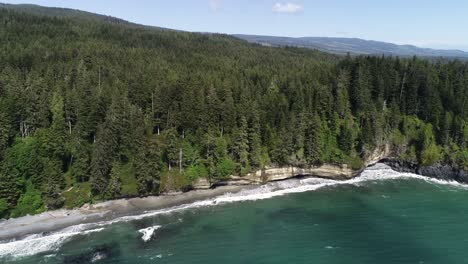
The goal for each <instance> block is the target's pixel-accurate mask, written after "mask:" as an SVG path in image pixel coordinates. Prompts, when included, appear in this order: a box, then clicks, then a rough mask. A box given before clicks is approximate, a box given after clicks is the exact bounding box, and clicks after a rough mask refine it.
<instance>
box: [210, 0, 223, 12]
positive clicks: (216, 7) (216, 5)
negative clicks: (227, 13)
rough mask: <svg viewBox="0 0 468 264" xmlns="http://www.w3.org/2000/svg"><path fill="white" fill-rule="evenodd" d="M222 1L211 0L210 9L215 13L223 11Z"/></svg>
mask: <svg viewBox="0 0 468 264" xmlns="http://www.w3.org/2000/svg"><path fill="white" fill-rule="evenodd" d="M221 4H222V0H210V9H211V11H213V12H218V11H219V9H221Z"/></svg>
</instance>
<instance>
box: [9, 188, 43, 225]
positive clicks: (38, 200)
mask: <svg viewBox="0 0 468 264" xmlns="http://www.w3.org/2000/svg"><path fill="white" fill-rule="evenodd" d="M43 211H45V207H44V204H43V200H42V197H41V192H39V191H38V190H36V189H34V187H33V185H32V183H31V182H28V183H27V185H26V192H25V193H23V194H22V195H21V197H20V198H19V200H18V204H17V205H16V207H15V208H14V209H13V210H12V211H11V217H20V216H24V215H28V214H31V215H32V214H38V213H41V212H43Z"/></svg>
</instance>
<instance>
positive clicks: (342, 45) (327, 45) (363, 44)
mask: <svg viewBox="0 0 468 264" xmlns="http://www.w3.org/2000/svg"><path fill="white" fill-rule="evenodd" d="M234 36H235V37H238V38H240V39H244V40H247V41H249V42H253V43H258V44H262V45H267V46H294V47H303V48H311V49H318V50H322V51H327V52H332V53H337V54H346V53H348V52H349V53H352V54H368V55H382V54H385V55H396V56H414V55H416V56H421V57H452V58H468V52H464V51H461V50H438V49H429V48H419V47H416V46H412V45H396V44H393V43H387V42H380V41H373V40H364V39H358V38H327V37H303V38H289V37H274V36H256V35H234Z"/></svg>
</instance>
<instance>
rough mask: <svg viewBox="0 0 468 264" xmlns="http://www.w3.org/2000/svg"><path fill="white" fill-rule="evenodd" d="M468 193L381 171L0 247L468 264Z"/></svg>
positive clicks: (19, 256) (135, 259)
mask: <svg viewBox="0 0 468 264" xmlns="http://www.w3.org/2000/svg"><path fill="white" fill-rule="evenodd" d="M467 201H468V187H467V186H465V185H461V184H457V183H450V182H442V181H436V180H431V179H428V178H425V177H421V176H417V175H413V174H401V173H397V172H394V171H392V170H390V169H389V168H388V167H385V166H382V165H378V166H376V167H373V168H370V169H368V170H366V171H365V172H364V173H363V175H362V176H361V177H359V178H356V179H353V180H349V181H346V182H337V181H332V180H323V179H303V180H289V181H285V182H278V183H271V184H268V185H265V186H262V187H259V188H256V189H254V190H249V191H244V192H243V193H240V194H227V195H224V196H221V197H217V198H216V199H211V200H208V201H201V202H197V203H194V204H190V205H185V206H180V207H177V208H170V209H167V210H160V211H155V212H148V213H146V214H143V215H138V216H129V217H124V218H120V219H116V220H114V221H112V222H102V223H96V224H90V225H80V226H74V227H70V228H67V229H65V230H61V231H59V232H54V233H50V234H40V235H33V236H30V237H28V238H25V239H23V240H20V241H14V242H13V241H12V242H7V243H3V244H0V256H1V257H0V262H2V261H3V262H5V263H204V264H206V263H224V264H229V263H464V262H465V261H466V259H467V258H468V251H467V250H466V248H467V246H468V224H467V223H468V202H467Z"/></svg>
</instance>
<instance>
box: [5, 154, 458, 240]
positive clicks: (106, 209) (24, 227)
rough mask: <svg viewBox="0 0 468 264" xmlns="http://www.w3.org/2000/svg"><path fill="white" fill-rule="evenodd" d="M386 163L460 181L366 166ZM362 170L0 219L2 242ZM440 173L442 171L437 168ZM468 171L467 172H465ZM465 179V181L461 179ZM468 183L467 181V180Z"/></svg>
mask: <svg viewBox="0 0 468 264" xmlns="http://www.w3.org/2000/svg"><path fill="white" fill-rule="evenodd" d="M379 162H381V163H383V164H386V165H387V166H389V167H390V168H392V169H393V170H395V171H399V172H413V173H415V174H419V175H423V176H428V177H430V178H436V179H444V180H457V179H456V178H453V176H452V175H448V176H445V177H441V176H440V175H438V176H436V175H424V174H426V173H421V172H423V171H416V170H414V169H413V170H411V171H409V170H410V169H411V168H410V167H408V168H406V169H405V168H404V167H405V166H403V165H402V166H396V165H395V160H392V159H388V158H383V159H379V160H376V161H375V162H374V160H373V161H372V162H369V163H366V165H367V166H366V168H368V167H369V166H371V165H374V164H376V163H379ZM364 170H365V168H364V169H362V170H351V169H349V168H343V167H341V166H333V165H329V164H325V165H323V166H320V167H316V168H309V169H299V168H295V167H285V168H269V169H267V170H262V171H258V172H254V173H250V174H248V175H246V176H244V177H238V176H232V177H231V178H230V179H229V180H227V181H225V182H223V184H222V185H215V186H211V185H206V183H205V184H201V185H200V186H199V188H196V189H193V190H190V191H187V192H182V193H175V194H171V193H168V194H163V195H159V196H148V197H142V198H141V197H137V198H123V199H117V200H110V201H104V202H99V203H97V204H86V205H84V206H83V207H81V208H75V209H59V210H54V211H46V212H44V213H41V214H37V215H27V216H23V217H19V218H11V219H8V220H0V243H1V242H6V241H8V240H16V239H21V238H24V237H26V236H28V235H33V234H40V233H48V232H55V231H60V230H62V229H65V228H68V227H72V226H76V225H81V224H92V223H99V222H105V221H112V220H115V219H117V218H120V217H125V216H137V215H140V214H144V213H147V212H150V211H155V210H162V209H170V208H173V207H177V206H182V205H186V204H191V203H194V202H198V201H203V200H208V199H210V198H215V197H218V196H221V195H225V194H228V193H238V192H240V191H244V190H249V189H253V188H256V187H258V186H260V185H262V183H268V182H278V181H285V180H289V179H293V178H325V179H333V180H338V181H341V180H346V179H353V178H356V177H358V176H360V175H361V173H362V171H364ZM437 172H440V170H437ZM464 173H466V172H464ZM461 182H464V181H461ZM464 183H466V182H464Z"/></svg>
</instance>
